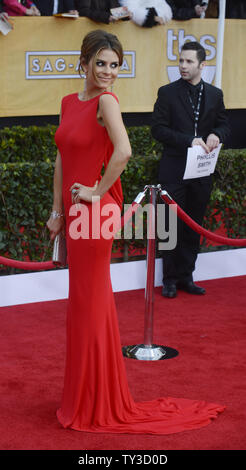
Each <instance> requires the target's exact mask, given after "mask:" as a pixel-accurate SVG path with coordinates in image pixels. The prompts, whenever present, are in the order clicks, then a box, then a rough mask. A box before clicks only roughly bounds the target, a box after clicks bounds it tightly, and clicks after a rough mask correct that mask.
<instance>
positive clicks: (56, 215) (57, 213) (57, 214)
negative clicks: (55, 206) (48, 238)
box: [50, 211, 63, 219]
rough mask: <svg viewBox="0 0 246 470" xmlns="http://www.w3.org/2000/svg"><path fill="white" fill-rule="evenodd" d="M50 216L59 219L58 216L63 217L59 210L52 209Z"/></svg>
mask: <svg viewBox="0 0 246 470" xmlns="http://www.w3.org/2000/svg"><path fill="white" fill-rule="evenodd" d="M50 216H51V217H52V219H59V218H60V217H63V214H59V212H57V211H52V212H51V214H50Z"/></svg>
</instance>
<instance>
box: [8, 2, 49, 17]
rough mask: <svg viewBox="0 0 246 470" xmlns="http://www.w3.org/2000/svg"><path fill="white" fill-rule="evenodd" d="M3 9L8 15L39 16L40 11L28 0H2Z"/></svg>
mask: <svg viewBox="0 0 246 470" xmlns="http://www.w3.org/2000/svg"><path fill="white" fill-rule="evenodd" d="M2 3H3V9H4V11H5V12H6V13H7V14H8V15H9V16H25V15H27V16H40V11H39V10H38V8H37V7H36V4H34V3H33V2H32V1H30V0H24V1H22V2H21V3H20V2H18V0H3V2H2Z"/></svg>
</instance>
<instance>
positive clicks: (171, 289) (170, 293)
mask: <svg viewBox="0 0 246 470" xmlns="http://www.w3.org/2000/svg"><path fill="white" fill-rule="evenodd" d="M162 295H163V297H168V298H169V299H173V298H174V297H177V289H176V285H175V284H166V285H165V286H164V287H163V288H162Z"/></svg>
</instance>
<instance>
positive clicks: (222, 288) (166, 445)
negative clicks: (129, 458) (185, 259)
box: [0, 276, 246, 450]
mask: <svg viewBox="0 0 246 470" xmlns="http://www.w3.org/2000/svg"><path fill="white" fill-rule="evenodd" d="M198 284H200V283H198ZM201 285H202V286H204V287H205V288H207V294H206V296H204V297H196V296H191V295H189V294H187V293H185V292H179V296H178V298H176V299H164V298H163V297H161V288H157V289H156V290H155V312H154V342H155V343H157V344H161V345H164V346H169V347H172V348H175V349H177V350H178V351H179V355H178V356H177V357H176V358H173V359H168V360H162V361H156V362H145V361H137V360H134V359H128V358H125V362H126V366H127V372H128V377H129V383H130V387H131V391H132V395H133V397H134V399H135V400H137V401H142V400H150V399H154V398H156V397H158V396H163V395H169V396H174V397H184V398H192V399H202V400H205V401H209V402H217V403H220V404H222V405H225V406H226V410H225V411H224V413H222V414H221V415H220V416H219V417H218V418H217V419H216V420H215V421H213V423H212V424H210V425H208V426H207V427H205V428H202V429H199V430H195V431H186V432H183V433H180V434H175V435H170V436H151V435H148V436H143V435H131V436H129V435H127V434H123V435H120V436H119V435H114V434H111V435H107V434H105V435H98V434H92V433H81V432H77V431H72V430H64V429H63V428H61V426H60V425H59V423H58V422H57V420H56V415H55V413H56V409H57V407H58V406H59V404H60V397H61V392H62V385H63V372H64V356H65V311H66V300H62V301H56V302H45V303H36V304H27V305H20V306H14V307H3V308H1V309H0V328H1V403H0V416H1V423H0V449H2V450H7V449H10V450H11V449H16V450H17V449H20V450H22V449H27V450H30V449H36V450H39V449H41V450H42V449H52V450H55V449H58V450H61V449H64V450H66V449H80V450H82V449H86V450H92V449H93V450H96V449H100V450H102V449H104V450H107V449H110V450H113V449H121V450H123V449H132V450H134V449H138V450H141V449H144V450H152V449H153V450H159V449H161V450H163V449H165V450H176V449H179V450H181V449H183V450H186V449H190V450H208V449H214V450H235V449H238V450H243V449H245V445H246V426H245V422H246V406H245V405H246V403H245V402H246V399H245V397H246V394H245V390H246V375H245V365H246V348H245V336H246V335H245V333H246V331H245V330H246V320H245V300H246V293H245V292H246V289H245V286H246V277H245V276H241V277H237V278H232V279H220V280H213V281H206V282H202V283H201ZM115 298H116V303H117V308H118V314H119V322H120V330H121V337H122V345H130V344H138V343H142V342H143V321H144V290H139V291H130V292H122V293H117V294H115Z"/></svg>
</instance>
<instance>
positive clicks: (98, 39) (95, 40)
mask: <svg viewBox="0 0 246 470" xmlns="http://www.w3.org/2000/svg"><path fill="white" fill-rule="evenodd" d="M103 49H111V50H112V51H114V52H115V53H116V54H117V56H118V58H119V65H122V62H123V49H122V45H121V43H120V41H119V39H118V38H117V36H115V35H114V34H110V33H107V32H106V31H103V30H102V29H96V30H94V31H90V33H88V34H87V35H86V36H85V37H84V39H83V42H82V46H81V54H80V60H79V72H81V70H83V63H82V62H83V61H84V63H85V64H88V63H89V62H90V60H91V59H92V58H93V57H95V58H96V56H97V55H98V53H99V52H100V51H101V50H103Z"/></svg>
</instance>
